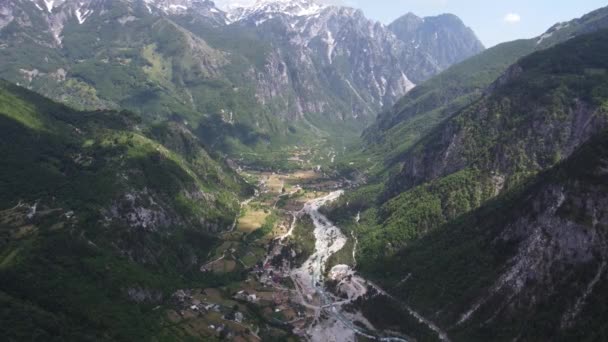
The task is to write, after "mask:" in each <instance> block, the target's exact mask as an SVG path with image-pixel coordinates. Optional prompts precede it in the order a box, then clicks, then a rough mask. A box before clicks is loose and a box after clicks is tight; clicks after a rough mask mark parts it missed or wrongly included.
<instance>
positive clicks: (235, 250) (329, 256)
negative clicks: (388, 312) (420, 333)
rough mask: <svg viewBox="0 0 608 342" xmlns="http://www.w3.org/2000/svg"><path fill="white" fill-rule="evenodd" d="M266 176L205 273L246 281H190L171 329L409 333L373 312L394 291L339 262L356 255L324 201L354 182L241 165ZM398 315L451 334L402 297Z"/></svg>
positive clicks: (288, 335)
mask: <svg viewBox="0 0 608 342" xmlns="http://www.w3.org/2000/svg"><path fill="white" fill-rule="evenodd" d="M242 175H243V176H244V177H245V178H246V179H248V180H249V181H250V182H256V183H257V184H258V188H259V192H257V193H256V195H255V197H253V198H251V199H249V200H247V201H244V202H243V203H242V212H241V215H240V217H239V218H238V219H237V221H236V222H235V224H234V227H233V230H232V231H229V232H226V233H224V234H223V236H222V241H223V243H221V245H219V246H218V247H217V248H216V249H215V250H214V251H213V252H212V253H211V255H210V256H209V259H208V260H211V261H209V262H207V263H206V264H205V265H203V266H202V267H201V271H202V272H213V273H218V274H226V273H234V272H241V273H242V274H244V275H245V276H244V277H243V278H244V280H243V281H239V282H235V283H231V284H230V285H228V286H225V287H221V288H206V289H184V290H180V291H177V292H176V293H175V294H174V299H175V301H174V303H175V305H174V306H173V307H172V308H171V309H169V310H168V311H167V313H166V319H167V320H168V321H169V322H171V325H170V327H169V328H168V329H172V330H173V331H172V333H176V332H180V334H183V335H185V336H196V337H205V338H213V337H217V338H224V337H229V338H232V339H234V340H237V341H259V340H266V339H273V338H274V339H277V338H279V339H282V340H294V341H295V340H301V339H306V340H311V341H359V340H364V341H365V340H380V341H408V340H410V335H409V334H408V331H383V330H382V329H379V328H377V327H375V326H374V324H373V323H372V322H371V321H372V320H370V319H368V318H367V317H366V315H370V312H371V311H370V310H369V309H368V307H369V306H370V305H371V306H374V305H375V304H374V303H373V302H374V301H376V300H377V299H378V297H383V298H389V300H391V301H395V303H397V302H396V299H393V297H391V296H390V295H388V294H387V293H386V292H384V291H383V290H382V289H380V288H379V287H378V286H377V285H375V284H373V283H372V282H369V281H368V280H366V279H364V278H363V277H362V276H360V275H359V274H357V272H356V270H354V269H353V268H352V266H353V265H354V260H350V261H349V262H348V263H349V265H346V264H337V259H336V258H335V254H336V253H341V254H344V255H349V256H352V259H354V258H356V250H354V248H355V247H354V246H355V244H354V243H353V242H354V241H353V237H349V236H346V235H345V234H343V233H342V231H341V230H340V228H339V227H336V226H335V225H333V223H332V222H330V221H329V220H328V219H327V218H326V217H325V216H324V215H323V214H321V213H320V212H319V209H320V208H321V207H322V206H323V205H325V204H327V203H329V202H331V201H334V200H335V199H337V198H338V197H340V196H341V194H342V192H343V191H342V189H343V188H344V187H345V186H346V185H345V182H343V181H340V180H334V179H329V178H326V177H324V176H323V175H322V174H321V173H317V172H314V171H304V170H299V171H294V172H291V173H283V174H277V173H272V172H256V171H242ZM395 307H397V308H401V309H400V312H393V314H396V315H401V314H404V313H405V315H409V316H411V317H409V318H408V319H409V320H411V321H414V322H417V323H418V324H420V325H421V326H422V327H423V328H422V329H424V330H427V331H426V332H425V335H428V336H430V337H431V339H435V340H446V341H447V340H448V338H447V335H446V334H445V333H443V332H442V331H440V330H439V329H438V328H437V327H436V326H435V325H434V324H433V323H431V322H429V321H427V320H425V319H424V318H422V317H421V316H420V315H418V314H417V313H415V312H413V311H412V310H411V309H409V308H408V307H406V306H404V305H401V304H398V305H396V306H395Z"/></svg>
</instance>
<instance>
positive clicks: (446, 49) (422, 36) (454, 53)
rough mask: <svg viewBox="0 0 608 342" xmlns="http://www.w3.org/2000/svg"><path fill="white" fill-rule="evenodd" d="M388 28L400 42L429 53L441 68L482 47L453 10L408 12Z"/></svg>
mask: <svg viewBox="0 0 608 342" xmlns="http://www.w3.org/2000/svg"><path fill="white" fill-rule="evenodd" d="M388 28H389V29H390V30H391V31H392V32H393V33H394V34H395V36H396V37H397V38H399V39H400V40H402V41H403V42H405V43H411V44H414V48H416V49H417V50H420V51H422V52H423V53H425V54H427V55H428V56H431V58H432V59H433V61H432V63H433V64H435V65H437V66H438V67H439V68H440V69H442V70H443V69H446V68H448V67H450V66H451V65H452V64H456V63H459V62H462V61H463V60H465V59H467V58H469V57H472V56H474V55H476V54H478V53H480V52H482V51H483V50H484V47H483V44H482V43H481V42H480V41H479V39H478V38H477V36H475V33H474V32H473V30H471V29H470V28H469V27H467V26H465V25H464V23H463V22H462V20H460V18H458V17H457V16H455V15H452V14H443V15H439V16H436V17H425V18H420V17H418V16H416V15H415V14H413V13H408V14H406V15H404V16H403V17H401V18H398V19H396V20H395V21H394V22H392V23H391V24H390V25H389V26H388Z"/></svg>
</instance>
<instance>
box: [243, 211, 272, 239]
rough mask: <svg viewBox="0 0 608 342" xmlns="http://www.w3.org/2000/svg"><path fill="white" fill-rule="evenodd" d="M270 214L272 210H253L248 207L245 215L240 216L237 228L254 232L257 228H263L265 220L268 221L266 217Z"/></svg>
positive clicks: (246, 231) (244, 231)
mask: <svg viewBox="0 0 608 342" xmlns="http://www.w3.org/2000/svg"><path fill="white" fill-rule="evenodd" d="M269 215H270V211H268V210H263V209H259V210H251V209H248V210H247V211H246V212H245V215H244V216H243V217H241V218H239V221H238V223H237V230H238V231H239V232H243V233H247V234H249V233H253V232H255V231H256V230H258V229H260V228H262V225H264V222H266V218H267V217H268V216H269Z"/></svg>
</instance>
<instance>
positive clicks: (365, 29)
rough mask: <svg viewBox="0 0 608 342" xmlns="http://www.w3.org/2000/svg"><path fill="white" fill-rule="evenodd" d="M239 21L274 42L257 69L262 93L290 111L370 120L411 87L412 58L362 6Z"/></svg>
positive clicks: (252, 16)
mask: <svg viewBox="0 0 608 342" xmlns="http://www.w3.org/2000/svg"><path fill="white" fill-rule="evenodd" d="M236 25H244V26H246V27H248V28H249V29H250V30H254V31H255V32H257V34H258V35H259V36H260V37H262V39H263V40H266V41H269V42H272V43H271V45H272V47H273V50H274V52H273V53H271V54H270V55H269V58H268V59H267V63H266V65H265V70H261V71H260V72H259V73H258V77H257V78H258V84H259V86H258V89H260V91H259V92H258V97H259V98H260V99H262V100H263V101H264V102H265V103H266V102H272V101H273V100H274V101H275V103H276V101H281V102H283V105H282V107H283V110H284V111H285V112H287V113H290V115H291V116H295V117H302V116H303V115H304V114H309V113H327V112H330V111H332V110H333V111H336V112H337V113H338V115H339V116H340V119H342V120H344V119H350V120H354V119H357V118H359V119H360V120H363V121H365V120H369V119H370V118H371V117H373V115H374V111H376V110H379V109H380V108H382V107H383V106H384V105H389V104H392V103H393V102H394V101H395V100H396V99H397V98H399V97H401V96H402V95H403V94H405V93H406V92H407V91H409V90H410V89H411V88H413V87H414V84H413V83H412V81H410V79H409V78H408V76H406V72H407V74H410V75H411V73H410V72H409V70H407V68H406V66H408V64H414V59H415V58H414V57H411V58H408V56H407V52H406V50H405V48H404V46H402V45H401V43H400V42H399V41H398V40H396V39H395V38H394V36H393V35H392V34H391V33H390V32H389V31H388V30H387V29H386V28H385V27H383V26H382V25H380V24H379V23H375V22H373V21H370V20H368V19H366V18H365V17H364V16H363V13H362V12H361V11H359V10H354V9H350V8H341V7H328V8H323V9H319V12H318V13H316V14H315V15H314V16H312V15H307V16H292V15H288V14H283V13H278V14H277V13H275V14H273V15H270V14H268V13H266V12H264V13H263V14H261V13H258V12H254V13H252V14H249V16H246V17H244V18H242V19H240V20H239V21H238V22H236ZM412 69H414V68H413V67H412ZM434 72H436V70H435V71H434ZM294 99H295V103H293V102H294Z"/></svg>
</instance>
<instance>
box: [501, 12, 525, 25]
mask: <svg viewBox="0 0 608 342" xmlns="http://www.w3.org/2000/svg"><path fill="white" fill-rule="evenodd" d="M503 20H504V21H505V22H506V23H509V24H516V23H518V22H520V21H521V16H520V15H519V14H517V13H507V15H505V18H504V19H503Z"/></svg>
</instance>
